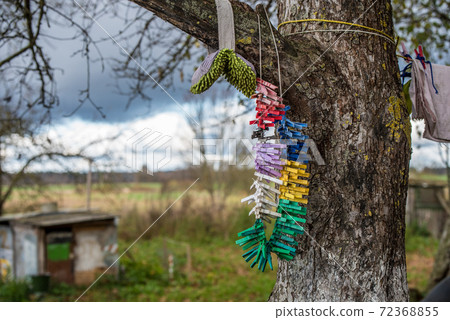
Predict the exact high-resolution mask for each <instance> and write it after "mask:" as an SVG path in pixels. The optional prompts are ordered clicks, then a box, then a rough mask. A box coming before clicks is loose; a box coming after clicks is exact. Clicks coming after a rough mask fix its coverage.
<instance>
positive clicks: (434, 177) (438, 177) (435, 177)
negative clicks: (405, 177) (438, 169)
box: [409, 173, 447, 182]
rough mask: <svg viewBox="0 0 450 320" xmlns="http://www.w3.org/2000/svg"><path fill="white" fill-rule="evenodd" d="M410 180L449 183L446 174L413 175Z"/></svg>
mask: <svg viewBox="0 0 450 320" xmlns="http://www.w3.org/2000/svg"><path fill="white" fill-rule="evenodd" d="M409 178H410V179H414V180H421V181H425V182H447V175H445V174H432V173H411V174H410V176H409Z"/></svg>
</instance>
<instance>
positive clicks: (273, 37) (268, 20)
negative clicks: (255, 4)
mask: <svg viewBox="0 0 450 320" xmlns="http://www.w3.org/2000/svg"><path fill="white" fill-rule="evenodd" d="M263 8H264V12H265V13H266V18H267V23H269V28H270V32H271V33H272V39H273V44H274V45H275V52H276V54H277V64H278V81H279V83H280V84H279V87H280V97H281V96H282V95H283V90H282V89H281V69H280V56H279V55H278V47H277V41H276V40H275V36H274V34H273V30H272V24H271V23H270V19H269V15H268V14H267V11H266V7H264V6H263Z"/></svg>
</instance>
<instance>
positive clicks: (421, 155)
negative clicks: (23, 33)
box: [9, 10, 440, 171]
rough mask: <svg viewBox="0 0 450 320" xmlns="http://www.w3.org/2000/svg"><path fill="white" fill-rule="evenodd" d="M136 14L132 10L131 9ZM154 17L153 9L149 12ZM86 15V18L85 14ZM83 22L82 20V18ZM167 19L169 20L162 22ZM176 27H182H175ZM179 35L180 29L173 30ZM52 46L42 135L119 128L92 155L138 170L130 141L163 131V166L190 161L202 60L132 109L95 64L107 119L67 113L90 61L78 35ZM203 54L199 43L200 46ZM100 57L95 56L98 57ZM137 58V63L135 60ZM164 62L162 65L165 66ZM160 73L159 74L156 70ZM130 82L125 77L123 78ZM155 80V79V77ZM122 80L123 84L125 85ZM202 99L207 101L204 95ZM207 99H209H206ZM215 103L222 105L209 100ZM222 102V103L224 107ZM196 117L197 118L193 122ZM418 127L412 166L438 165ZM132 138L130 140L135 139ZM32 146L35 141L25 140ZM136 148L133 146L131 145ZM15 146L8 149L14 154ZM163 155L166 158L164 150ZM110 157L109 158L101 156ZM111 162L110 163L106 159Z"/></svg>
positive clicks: (79, 165)
mask: <svg viewBox="0 0 450 320" xmlns="http://www.w3.org/2000/svg"><path fill="white" fill-rule="evenodd" d="M128 14H129V15H131V16H132V15H133V10H131V12H129V13H128ZM146 14H148V15H149V16H151V15H152V14H151V13H150V12H148V13H146ZM80 19H81V18H80ZM80 21H81V20H80ZM98 23H99V24H100V26H98V25H94V27H93V29H92V31H91V33H90V35H91V37H93V38H94V39H100V38H104V37H106V36H107V34H106V32H108V33H110V34H115V33H116V32H117V30H119V28H120V27H121V26H122V25H121V23H122V22H121V21H120V20H118V19H115V18H114V17H111V16H108V15H106V16H104V17H103V18H101V19H99V20H98ZM159 23H162V24H164V23H165V22H159ZM47 31H48V32H50V31H51V33H52V35H53V36H55V37H58V36H63V35H67V34H68V33H70V32H71V30H70V26H68V27H67V26H66V27H61V28H60V29H54V28H53V29H52V30H47ZM173 32H175V33H176V32H177V31H173ZM170 36H171V37H176V34H171V35H170ZM46 45H47V46H48V48H49V49H50V50H49V52H50V56H51V61H52V64H53V65H54V66H56V67H58V68H60V69H61V70H63V72H59V71H57V72H56V79H57V84H58V92H59V97H60V104H59V106H58V107H57V108H55V110H54V111H53V113H52V122H51V124H50V125H48V126H45V127H44V128H43V129H42V132H41V135H42V137H44V136H45V137H50V138H51V139H52V141H57V142H58V143H60V144H63V145H64V146H67V148H72V149H73V150H76V149H77V148H80V147H82V146H84V145H86V143H88V142H89V141H94V140H97V139H99V138H107V137H111V136H114V135H116V134H117V133H120V137H119V138H118V139H116V140H114V142H105V143H102V144H100V145H96V146H95V148H92V149H93V150H91V151H90V152H91V154H92V155H97V156H98V155H100V154H102V153H104V154H108V155H109V156H110V158H113V159H115V164H114V165H115V168H116V169H120V170H129V169H130V168H131V169H136V166H140V165H142V161H141V160H139V161H141V162H139V161H138V162H139V163H137V162H136V163H134V164H133V163H132V161H131V162H130V157H131V153H132V150H131V151H130V143H131V145H132V144H133V137H134V136H136V137H139V134H140V133H141V134H142V135H145V133H146V132H150V131H152V132H154V133H160V134H161V135H162V136H169V137H171V142H170V144H171V145H172V161H171V163H170V164H169V165H166V166H165V167H164V168H163V170H169V169H174V168H179V167H182V166H183V165H184V164H186V155H185V154H184V155H180V154H182V153H186V148H187V146H189V145H190V142H189V140H190V139H192V138H193V137H194V132H193V130H192V128H191V126H190V124H189V120H190V119H191V116H192V117H193V118H195V116H193V115H194V113H195V108H196V105H198V103H199V100H196V101H188V102H186V99H185V98H186V97H187V96H189V95H190V93H189V87H190V77H191V75H192V72H193V70H194V67H196V66H197V65H198V64H199V63H198V62H197V61H195V59H191V60H190V61H188V62H187V63H185V64H184V66H183V69H182V71H183V73H184V74H185V76H184V79H183V80H182V79H181V78H180V77H179V76H175V77H173V80H174V84H173V85H172V86H166V85H165V84H164V83H162V84H161V85H162V87H163V89H161V88H160V87H156V88H154V89H152V90H149V91H148V92H147V94H148V95H149V96H151V101H150V102H148V101H142V100H135V101H134V102H133V103H132V104H131V105H130V106H129V108H126V104H127V97H125V96H122V95H120V94H118V93H117V88H116V87H115V84H116V82H115V81H114V74H113V71H112V66H111V65H110V64H108V63H107V64H106V65H105V68H104V69H103V70H102V68H101V66H100V64H99V63H94V64H92V67H91V92H92V93H91V95H92V99H93V100H94V101H95V102H96V103H97V104H98V105H100V106H101V107H102V110H103V112H104V113H105V115H106V118H104V119H103V118H102V117H101V115H100V114H99V113H98V111H97V110H95V108H93V107H92V106H91V105H89V104H88V103H87V104H85V105H84V106H83V107H81V108H80V109H79V110H78V111H77V112H76V113H75V114H74V115H72V116H70V117H67V115H68V114H70V113H71V112H72V111H73V110H75V109H76V108H77V106H78V100H79V97H80V90H82V89H84V87H85V86H86V65H85V62H84V60H83V59H82V57H81V56H80V55H79V54H76V55H74V52H75V51H76V50H78V49H79V48H80V47H81V42H80V41H79V40H73V41H65V42H61V41H54V42H53V41H48V42H47V43H46ZM99 49H100V50H101V51H102V53H103V54H104V55H105V56H107V57H123V55H124V50H125V51H129V50H131V49H130V48H129V44H128V43H126V42H119V41H118V43H114V42H113V41H105V42H103V43H101V44H100V46H99ZM149 50H152V55H154V56H158V55H160V54H161V53H162V52H163V50H164V47H158V46H157V45H156V46H154V47H152V48H149ZM198 50H199V51H200V53H202V54H203V52H202V50H203V51H205V52H204V53H206V49H204V48H202V47H200V48H199V49H198ZM94 58H95V57H94ZM131 63H133V62H131ZM161 66H162V67H163V65H161ZM150 76H152V77H156V75H151V74H150ZM124 81H125V80H124ZM150 81H152V80H150ZM124 83H125V82H123V83H122V84H124ZM217 86H218V87H219V88H222V89H226V88H227V87H226V86H225V84H219V85H217ZM213 94H214V92H212V93H207V94H204V95H202V98H201V99H203V101H210V99H212V95H213ZM226 99H227V100H228V107H229V114H240V113H241V112H242V111H243V110H244V107H243V106H240V105H239V103H238V95H237V94H236V93H234V91H228V93H227V97H226ZM200 101H202V100H200ZM206 103H208V102H206ZM210 107H211V108H215V107H217V106H213V105H210ZM219 107H220V106H219ZM251 118H252V113H250V114H247V115H245V116H242V117H239V118H238V119H237V120H236V123H235V124H234V125H235V126H236V128H241V127H242V126H244V125H245V123H248V121H249V120H251ZM191 122H192V121H191ZM416 127H417V128H419V130H421V131H423V123H421V122H413V128H414V131H413V135H412V141H413V154H412V159H411V166H413V167H417V168H422V167H424V166H439V164H440V158H439V154H438V149H437V148H438V144H437V143H435V142H431V141H427V140H424V139H419V137H418V135H417V133H416ZM240 134H242V132H241V131H239V130H236V131H235V132H234V134H229V136H230V137H232V138H239V135H240ZM130 141H131V142H130ZM23 145H24V146H26V147H27V148H32V146H30V145H27V143H26V142H23ZM131 149H132V148H131ZM14 152H15V151H13V150H9V153H10V155H13V154H14ZM159 157H161V158H164V155H163V154H162V155H161V154H160V155H159ZM102 161H105V160H102ZM102 161H100V162H99V164H98V166H99V169H102V165H106V164H103V163H102ZM105 163H106V162H105ZM18 166H19V162H17V161H13V162H10V163H9V168H11V169H14V168H17V167H18ZM57 168H58V165H57V164H55V163H53V162H51V161H48V162H42V163H36V164H35V165H34V166H33V168H32V170H57ZM71 168H72V169H76V170H80V171H84V170H86V168H87V164H86V162H85V161H81V160H80V161H73V162H72V164H71Z"/></svg>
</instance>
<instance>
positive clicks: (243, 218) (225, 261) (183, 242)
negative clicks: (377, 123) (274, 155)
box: [0, 171, 443, 301]
mask: <svg viewBox="0 0 450 320" xmlns="http://www.w3.org/2000/svg"><path fill="white" fill-rule="evenodd" d="M247 174H249V172H244V171H243V172H241V175H242V176H246V175H247ZM425 177H426V178H427V179H428V180H427V181H429V180H431V181H436V180H437V181H441V180H443V178H442V176H439V175H426V176H425ZM412 178H414V179H423V177H421V176H420V174H416V173H414V174H412ZM424 181H425V179H424ZM190 183H191V182H190V181H189V180H186V181H181V182H180V181H178V182H174V181H171V180H169V181H165V182H136V183H114V184H102V183H95V184H94V185H93V187H92V195H91V198H92V202H91V205H92V208H97V209H100V210H101V211H102V212H108V213H113V214H116V215H119V216H120V220H119V226H118V235H119V237H118V238H119V249H118V253H119V254H121V253H122V252H124V251H125V249H126V248H128V246H129V245H130V244H131V243H132V242H133V241H134V240H135V239H136V238H137V237H138V236H140V235H141V234H142V233H143V232H144V231H145V230H146V229H147V228H148V227H149V226H150V225H151V224H152V223H153V222H154V221H155V220H156V219H158V217H159V216H160V215H161V214H162V213H163V212H164V211H165V209H166V208H167V207H169V206H170V204H171V203H172V202H173V201H174V200H175V199H177V197H178V196H179V195H181V194H182V192H183V191H184V190H185V189H186V187H187V186H189V185H190ZM244 186H245V183H243V184H242V186H240V187H239V184H237V187H236V188H234V190H233V192H232V193H230V194H229V195H228V196H227V197H225V198H218V197H217V196H216V194H215V192H213V193H212V194H211V193H209V192H208V191H207V190H205V188H204V186H202V185H200V184H199V185H196V186H194V187H193V188H192V190H190V191H189V192H188V193H186V194H185V195H184V196H183V197H182V198H181V199H180V200H179V201H177V202H176V203H175V204H174V205H173V207H172V208H171V209H170V210H169V211H167V212H166V213H165V214H164V215H163V216H162V217H161V218H160V219H159V220H158V221H157V223H156V224H155V225H154V226H153V227H152V228H150V230H149V231H148V232H146V233H145V234H144V235H143V236H142V238H141V239H140V240H139V241H138V242H137V243H136V244H135V245H134V246H133V247H132V248H131V249H130V250H129V251H128V252H127V253H126V254H124V255H123V257H122V258H121V259H120V262H119V265H120V269H119V276H118V277H117V278H114V277H111V276H109V275H105V276H104V277H103V278H101V279H100V280H99V281H98V282H97V283H96V284H95V285H94V286H93V287H92V288H91V289H90V290H89V291H88V292H87V293H86V294H84V295H83V297H82V298H81V299H80V300H81V301H266V300H267V299H268V297H269V295H270V292H271V290H272V288H273V285H274V283H275V280H276V263H275V266H274V271H271V270H266V272H264V273H261V272H259V271H258V270H255V269H250V268H249V266H248V264H247V263H246V262H245V261H244V260H243V259H242V257H241V254H242V250H241V248H240V247H238V246H237V245H235V244H234V241H235V240H236V239H237V233H238V232H239V231H242V230H243V229H245V228H248V227H249V226H251V225H252V224H253V217H249V216H248V210H249V208H248V207H246V206H244V205H241V203H240V198H242V197H243V196H244V195H245V194H246V188H244ZM85 188H86V186H85V185H84V184H62V185H48V186H42V185H41V186H40V187H39V188H38V187H33V186H21V187H18V188H16V190H15V191H14V194H13V195H12V197H11V199H10V201H9V202H8V204H7V206H6V207H5V211H6V212H17V211H18V209H19V208H26V209H27V210H36V209H38V205H39V204H41V203H45V202H49V201H56V202H58V205H59V206H60V207H70V208H83V207H84V206H85V201H86V190H85ZM216 188H217V189H220V186H219V185H215V186H214V188H213V189H216ZM218 192H219V191H218ZM34 194H39V196H33V195H34ZM437 247H438V239H437V238H436V237H435V236H433V235H432V232H430V231H429V230H428V228H427V226H426V225H425V224H423V223H420V221H412V222H411V223H409V224H408V227H407V232H406V253H407V257H406V258H407V268H408V282H409V287H410V290H411V300H413V301H414V300H418V299H420V298H421V297H423V296H424V295H425V294H426V290H427V284H428V279H429V276H430V273H431V271H432V268H433V261H434V256H435V253H436V250H437ZM275 260H276V259H275ZM29 287H30V286H29V283H26V282H23V281H8V282H5V283H3V284H1V285H0V300H1V301H74V300H76V299H77V298H78V297H79V296H80V295H81V294H82V293H83V292H84V290H85V289H86V286H76V285H66V284H61V283H60V284H58V283H52V284H51V287H50V291H49V292H48V293H46V294H36V293H33V292H31V290H30V288H29Z"/></svg>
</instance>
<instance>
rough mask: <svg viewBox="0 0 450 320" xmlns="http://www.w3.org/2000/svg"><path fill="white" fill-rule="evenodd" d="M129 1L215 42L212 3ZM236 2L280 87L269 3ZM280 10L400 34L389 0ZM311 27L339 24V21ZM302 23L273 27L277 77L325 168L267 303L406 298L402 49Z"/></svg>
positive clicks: (287, 3)
mask: <svg viewBox="0 0 450 320" xmlns="http://www.w3.org/2000/svg"><path fill="white" fill-rule="evenodd" d="M133 1H134V2H136V3H137V4H138V5H140V6H142V7H144V8H146V9H148V10H150V11H152V12H154V13H155V14H156V15H157V16H159V17H160V18H162V19H164V20H166V21H168V22H170V23H172V24H173V25H175V26H176V27H178V28H180V29H181V30H183V31H185V32H187V33H189V34H191V35H192V36H194V37H196V38H198V39H199V40H201V41H202V42H204V43H205V44H207V45H209V46H211V47H218V39H217V17H216V8H215V4H214V0H186V1H177V0H133ZM231 2H232V5H233V10H234V14H235V24H236V26H235V31H236V41H237V48H236V49H237V50H236V51H237V52H239V53H240V54H242V55H243V56H244V57H246V58H247V59H248V60H249V61H251V62H252V63H253V64H254V65H255V66H256V69H257V70H258V63H259V62H258V61H259V56H258V24H257V21H258V19H257V15H258V14H259V16H260V20H261V29H262V38H263V41H262V47H263V52H264V53H263V78H264V79H265V80H267V81H270V82H272V83H274V84H277V83H278V76H277V60H276V56H275V50H274V47H273V41H272V38H271V34H270V29H269V25H268V22H267V20H266V18H265V14H264V11H263V9H262V7H261V6H259V7H257V8H256V11H254V10H253V9H252V8H250V7H249V6H248V5H246V4H243V3H240V2H238V1H231ZM278 18H279V21H280V22H283V21H287V20H295V19H307V18H324V19H330V20H341V21H349V22H356V23H358V24H362V25H366V26H370V27H373V28H376V29H379V30H383V31H385V32H387V33H388V34H390V35H392V34H393V25H392V11H391V6H390V1H386V0H378V1H375V2H374V1H373V0H360V1H354V0H328V1H325V0H324V1H317V0H301V1H300V0H279V1H278ZM355 20H357V21H355ZM303 25H304V24H303ZM306 27H307V29H308V30H313V29H315V28H316V29H325V28H330V29H333V28H344V26H342V25H334V24H333V25H331V24H326V25H325V24H308V25H307V26H306ZM346 28H347V27H345V29H346ZM300 30H302V24H289V25H287V26H284V27H281V28H280V32H281V33H279V32H277V31H275V37H276V42H277V45H278V50H279V52H280V62H281V63H280V64H281V65H280V68H281V73H282V81H283V83H282V85H283V88H284V90H286V89H287V88H289V90H288V91H287V92H286V94H285V95H284V96H283V98H284V99H285V101H286V102H287V103H288V104H289V105H291V106H292V107H293V110H292V112H291V113H290V114H291V116H292V118H293V120H295V121H302V122H303V121H306V122H308V124H309V129H308V134H309V136H310V137H311V138H312V139H313V140H314V141H315V143H316V145H317V147H318V149H319V151H320V153H321V155H322V157H323V158H324V160H325V163H326V165H325V166H319V165H317V164H316V163H312V164H311V166H310V172H311V174H312V176H311V179H310V183H311V185H310V197H309V199H310V203H309V205H308V215H309V216H308V222H307V226H306V234H305V235H303V236H302V237H300V238H299V240H300V242H301V244H300V248H299V254H298V255H297V257H296V258H295V259H294V260H293V261H292V262H284V261H281V262H280V263H279V270H278V275H277V282H276V284H275V287H274V289H273V292H272V294H271V296H270V298H269V300H271V301H405V300H408V287H407V282H406V263H405V249H404V234H405V222H404V214H405V203H406V192H407V184H408V170H409V168H408V167H409V159H410V152H411V142H410V122H409V117H408V113H407V111H406V108H405V107H404V99H403V96H402V94H401V87H400V82H399V72H398V66H397V61H396V57H395V46H394V45H393V44H391V43H389V42H387V41H386V40H384V39H383V38H381V37H377V36H373V35H367V34H361V33H350V32H349V33H346V34H344V35H342V36H341V33H331V32H330V33H325V32H316V33H306V34H302V35H289V34H290V33H294V32H298V31H300ZM340 36H341V37H340ZM338 38H339V40H337V41H336V39H338ZM335 41H336V43H334V42H335ZM333 43H334V45H333ZM303 73H304V74H303ZM302 74H303V75H302ZM301 75H302V76H301ZM300 76H301V77H300ZM299 77H300V79H298V78H299ZM296 80H298V81H296ZM293 83H295V84H294V85H292V84H293ZM291 85H292V86H291Z"/></svg>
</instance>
